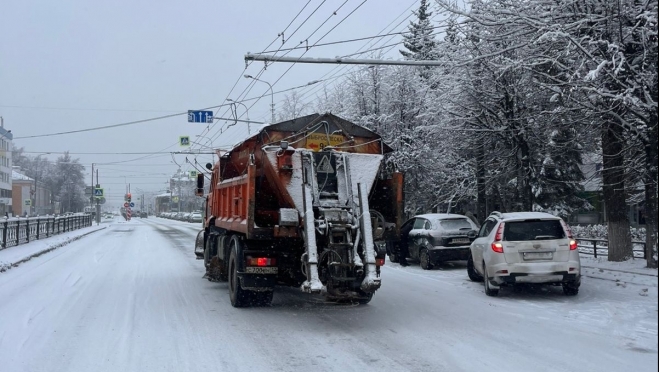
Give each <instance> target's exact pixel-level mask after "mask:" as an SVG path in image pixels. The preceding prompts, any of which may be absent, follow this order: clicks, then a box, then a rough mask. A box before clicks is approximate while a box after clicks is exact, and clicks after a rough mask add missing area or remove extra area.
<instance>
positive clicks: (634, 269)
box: [581, 255, 659, 288]
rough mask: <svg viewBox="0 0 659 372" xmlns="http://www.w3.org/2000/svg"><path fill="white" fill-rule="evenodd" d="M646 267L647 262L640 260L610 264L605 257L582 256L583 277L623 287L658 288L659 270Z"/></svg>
mask: <svg viewBox="0 0 659 372" xmlns="http://www.w3.org/2000/svg"><path fill="white" fill-rule="evenodd" d="M645 265H646V262H645V260H644V259H638V258H635V259H633V260H629V261H625V262H609V261H607V260H606V258H605V257H598V258H594V257H593V256H589V255H581V273H582V275H583V276H586V277H591V278H595V279H602V280H610V281H613V282H616V283H617V285H618V286H622V287H624V286H626V285H627V284H632V285H641V286H648V287H655V288H656V287H658V282H659V278H658V274H657V269H648V268H646V267H645Z"/></svg>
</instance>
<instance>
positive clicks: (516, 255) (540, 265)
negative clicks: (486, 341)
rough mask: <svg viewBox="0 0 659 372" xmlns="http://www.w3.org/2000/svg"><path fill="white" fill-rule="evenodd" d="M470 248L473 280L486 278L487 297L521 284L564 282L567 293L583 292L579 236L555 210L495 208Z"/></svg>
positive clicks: (468, 272)
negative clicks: (552, 213) (554, 212)
mask: <svg viewBox="0 0 659 372" xmlns="http://www.w3.org/2000/svg"><path fill="white" fill-rule="evenodd" d="M470 253H471V254H470V256H469V259H468V260H467V274H468V276H469V279H471V280H472V281H483V282H484V284H485V294H487V295H488V296H496V295H497V294H498V293H499V288H500V287H501V286H514V285H517V284H520V283H546V284H553V285H561V286H562V287H563V292H564V293H565V294H566V295H569V296H574V295H576V294H578V293H579V286H580V285H581V262H580V260H579V251H578V249H577V241H576V240H575V239H574V238H573V236H572V232H571V231H570V229H569V227H568V226H567V224H566V223H565V222H564V221H563V220H562V219H561V218H559V217H555V216H553V215H551V214H548V213H538V212H518V213H499V212H493V213H492V214H491V215H490V216H489V217H488V218H487V220H486V221H485V222H484V223H483V226H482V227H481V229H480V231H479V232H478V237H477V238H476V240H474V242H473V243H471V247H470ZM484 278H485V280H483V279H484Z"/></svg>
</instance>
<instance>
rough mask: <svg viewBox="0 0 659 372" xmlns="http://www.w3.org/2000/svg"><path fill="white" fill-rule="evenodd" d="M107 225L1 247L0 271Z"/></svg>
mask: <svg viewBox="0 0 659 372" xmlns="http://www.w3.org/2000/svg"><path fill="white" fill-rule="evenodd" d="M107 227H108V226H107V225H105V226H104V225H103V224H101V225H100V226H96V225H94V226H89V227H84V228H82V229H78V230H74V231H69V232H65V233H62V234H58V235H55V236H51V237H49V238H46V239H39V240H34V241H31V242H29V243H26V244H21V245H17V246H14V247H9V248H5V249H2V250H0V273H1V272H3V271H6V270H9V269H11V268H12V267H16V266H18V265H20V264H21V263H23V262H27V261H29V260H31V259H32V258H34V257H38V256H40V255H42V254H44V253H48V252H50V251H52V250H54V249H57V248H60V247H63V246H65V245H67V244H69V243H71V242H73V241H76V240H78V239H80V238H82V237H84V236H86V235H89V234H91V233H93V232H96V231H99V230H103V229H106V228H107Z"/></svg>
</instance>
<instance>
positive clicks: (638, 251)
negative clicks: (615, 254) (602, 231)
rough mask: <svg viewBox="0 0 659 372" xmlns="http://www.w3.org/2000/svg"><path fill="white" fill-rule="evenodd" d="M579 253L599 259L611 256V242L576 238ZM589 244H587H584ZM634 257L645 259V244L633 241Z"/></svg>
mask: <svg viewBox="0 0 659 372" xmlns="http://www.w3.org/2000/svg"><path fill="white" fill-rule="evenodd" d="M576 239H577V243H578V246H579V253H583V254H590V255H593V256H594V257H595V258H597V256H598V255H600V256H608V255H609V241H608V240H606V239H587V238H576ZM584 243H587V244H584ZM632 252H633V253H632V257H633V258H643V259H645V258H646V256H645V242H639V241H632Z"/></svg>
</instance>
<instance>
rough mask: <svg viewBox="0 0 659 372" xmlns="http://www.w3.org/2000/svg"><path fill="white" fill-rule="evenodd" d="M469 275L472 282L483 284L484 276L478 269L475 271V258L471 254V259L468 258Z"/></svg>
mask: <svg viewBox="0 0 659 372" xmlns="http://www.w3.org/2000/svg"><path fill="white" fill-rule="evenodd" d="M467 275H469V279H470V280H471V281H472V282H482V281H483V276H481V275H480V274H479V273H478V272H476V269H474V258H473V257H472V256H471V253H469V258H467Z"/></svg>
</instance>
